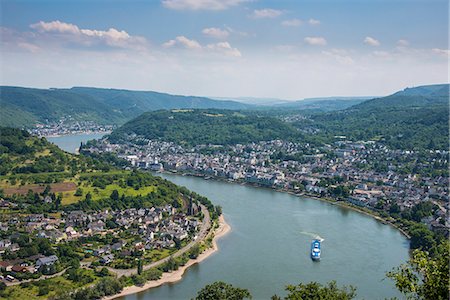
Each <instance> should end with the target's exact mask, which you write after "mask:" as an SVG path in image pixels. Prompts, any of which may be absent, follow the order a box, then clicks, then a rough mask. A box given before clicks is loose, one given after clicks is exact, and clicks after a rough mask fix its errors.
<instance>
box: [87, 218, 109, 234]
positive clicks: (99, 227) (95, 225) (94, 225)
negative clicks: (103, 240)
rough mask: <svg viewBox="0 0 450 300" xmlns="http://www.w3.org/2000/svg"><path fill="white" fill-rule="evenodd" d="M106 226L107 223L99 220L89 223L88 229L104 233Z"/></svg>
mask: <svg viewBox="0 0 450 300" xmlns="http://www.w3.org/2000/svg"><path fill="white" fill-rule="evenodd" d="M104 226H105V223H104V222H103V221H101V220H99V221H96V222H91V223H89V225H88V226H87V227H88V229H90V230H92V232H101V231H103V227H104Z"/></svg>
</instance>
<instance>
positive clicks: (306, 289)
mask: <svg viewBox="0 0 450 300" xmlns="http://www.w3.org/2000/svg"><path fill="white" fill-rule="evenodd" d="M286 291H288V295H287V296H286V297H284V299H285V300H316V299H317V300H350V299H353V298H355V297H356V288H354V287H353V286H349V287H347V286H343V287H342V288H339V287H338V286H337V284H336V281H331V282H329V283H328V284H327V285H321V284H320V283H317V282H310V283H307V284H304V283H300V284H299V285H288V286H286ZM272 300H281V298H280V297H279V296H277V295H274V296H272Z"/></svg>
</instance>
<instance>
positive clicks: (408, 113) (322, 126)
mask: <svg viewBox="0 0 450 300" xmlns="http://www.w3.org/2000/svg"><path fill="white" fill-rule="evenodd" d="M297 126H299V127H301V128H304V127H314V128H316V129H319V133H318V136H321V137H325V138H326V139H328V140H331V139H332V137H333V136H336V135H343V136H346V137H347V138H349V139H351V140H381V141H383V142H384V143H385V144H386V145H388V146H390V147H392V148H397V149H448V141H449V131H448V128H449V85H448V84H443V85H432V86H422V87H416V88H409V89H405V90H403V91H400V92H397V93H395V94H393V95H390V96H387V97H383V98H377V99H372V100H368V101H365V102H363V103H360V104H358V105H355V106H352V107H350V108H347V109H346V110H342V111H335V112H330V113H325V114H320V115H313V116H311V120H309V121H302V122H299V123H297Z"/></svg>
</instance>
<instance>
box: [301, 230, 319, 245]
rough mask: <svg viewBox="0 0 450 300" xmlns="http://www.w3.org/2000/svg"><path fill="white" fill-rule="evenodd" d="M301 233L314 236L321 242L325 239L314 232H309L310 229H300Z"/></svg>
mask: <svg viewBox="0 0 450 300" xmlns="http://www.w3.org/2000/svg"><path fill="white" fill-rule="evenodd" d="M300 233H301V234H303V235H306V236H309V237H312V238H313V239H315V240H319V242H323V241H324V240H325V239H324V238H323V237H321V236H320V235H318V234H317V233H314V232H308V231H300Z"/></svg>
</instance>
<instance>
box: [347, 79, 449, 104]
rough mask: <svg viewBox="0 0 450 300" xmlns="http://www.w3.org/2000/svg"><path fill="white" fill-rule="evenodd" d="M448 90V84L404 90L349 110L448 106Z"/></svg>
mask: <svg viewBox="0 0 450 300" xmlns="http://www.w3.org/2000/svg"><path fill="white" fill-rule="evenodd" d="M449 88H450V85H448V84H436V85H426V86H419V87H415V88H406V89H404V90H403V91H399V92H397V93H394V94H392V95H390V96H387V97H382V98H375V99H371V100H368V101H365V102H362V103H360V104H358V105H355V106H352V107H351V108H350V109H358V110H368V109H378V108H381V109H384V108H388V107H398V108H404V107H425V106H435V105H447V106H448V104H449Z"/></svg>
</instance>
